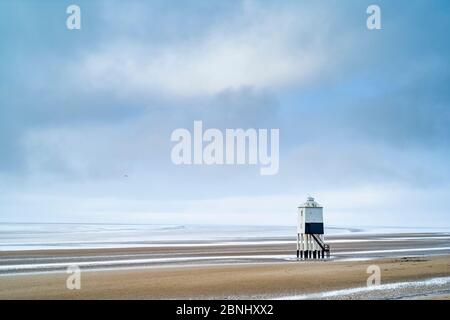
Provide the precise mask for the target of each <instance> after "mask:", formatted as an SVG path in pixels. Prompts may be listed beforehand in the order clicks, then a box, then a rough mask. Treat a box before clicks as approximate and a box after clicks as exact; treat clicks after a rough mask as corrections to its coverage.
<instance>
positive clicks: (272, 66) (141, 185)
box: [0, 0, 450, 227]
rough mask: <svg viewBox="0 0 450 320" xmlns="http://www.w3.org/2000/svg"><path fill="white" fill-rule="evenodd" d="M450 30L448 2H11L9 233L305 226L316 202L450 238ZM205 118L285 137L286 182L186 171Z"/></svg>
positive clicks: (329, 209)
mask: <svg viewBox="0 0 450 320" xmlns="http://www.w3.org/2000/svg"><path fill="white" fill-rule="evenodd" d="M373 3H376V4H378V5H379V6H380V7H381V13H382V30H373V31H370V30H368V29H367V27H366V19H367V17H368V15H367V13H366V9H367V7H368V6H369V5H370V4H373ZM70 4H77V5H79V6H80V8H81V25H82V29H81V30H68V29H67V28H66V19H67V16H68V15H67V14H66V8H67V6H69V5H70ZM449 31H450V5H449V3H448V1H447V0H433V1H426V0H418V1H378V0H377V1H365V0H355V1H353V0H348V1H337V0H335V1H331V0H330V1H324V0H321V1H298V0H296V1H283V2H282V3H280V2H279V1H200V0H197V1H170V3H169V1H145V2H144V1H111V0H108V1H100V0H89V1H82V0H72V1H63V0H53V1H52V0H42V1H31V0H23V1H13V0H3V1H1V3H0V221H2V222H106V223H127V222H129V223H183V224H189V223H192V224H196V223H202V224H279V225H293V224H295V216H296V207H297V205H298V204H300V203H302V202H304V200H305V198H306V196H307V195H312V196H315V197H316V200H317V201H318V202H319V203H321V204H322V205H324V207H325V219H326V221H325V222H326V223H327V224H331V225H339V226H365V225H383V226H427V227H429V226H436V227H449V226H450V221H449V217H450V213H449V208H450V162H449V159H450V90H449V83H450V65H449V63H450V62H449V61H450V42H449V41H448V33H449ZM194 120H202V121H203V124H204V127H205V128H218V129H221V130H224V129H225V128H244V129H248V128H264V129H270V128H278V129H280V169H279V173H278V174H277V175H274V176H261V175H260V174H259V167H258V166H252V165H247V166H176V165H174V164H173V163H172V161H171V158H170V152H171V149H172V147H173V146H174V143H173V142H171V141H170V135H171V133H172V131H173V130H175V129H177V128H187V129H190V130H192V127H193V122H194Z"/></svg>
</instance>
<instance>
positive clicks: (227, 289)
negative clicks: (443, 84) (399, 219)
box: [0, 233, 450, 299]
mask: <svg viewBox="0 0 450 320" xmlns="http://www.w3.org/2000/svg"><path fill="white" fill-rule="evenodd" d="M327 241H328V242H329V243H331V246H332V257H331V259H329V260H327V259H326V260H317V261H311V260H308V261H297V259H296V258H295V243H294V242H293V241H292V239H289V238H287V239H285V238H261V239H252V240H242V239H240V240H238V241H227V242H202V243H198V242H184V243H182V244H181V243H171V244H160V243H159V244H148V246H147V247H130V248H125V247H124V248H90V249H58V250H15V251H0V299H216V298H223V299H446V298H448V297H449V296H450V245H449V234H447V233H426V234H417V233H414V234H412V233H411V234H379V235H374V234H370V235H367V234H358V235H353V236H349V235H340V236H331V237H328V238H327ZM72 265H77V266H79V267H80V269H81V289H80V290H68V289H67V288H66V280H67V277H68V276H69V275H68V274H67V273H66V270H67V267H68V266H72ZM373 265H376V266H378V267H379V268H380V271H381V284H380V286H379V287H378V288H375V289H374V288H371V289H368V287H367V285H366V283H367V278H368V277H369V276H370V274H368V273H367V268H368V267H369V266H373Z"/></svg>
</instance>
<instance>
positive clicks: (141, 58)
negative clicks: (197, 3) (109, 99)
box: [70, 5, 329, 96]
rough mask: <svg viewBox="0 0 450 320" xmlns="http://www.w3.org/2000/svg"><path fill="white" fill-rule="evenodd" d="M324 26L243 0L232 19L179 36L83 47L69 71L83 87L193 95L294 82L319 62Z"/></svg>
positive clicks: (299, 14) (317, 68) (315, 71)
mask: <svg viewBox="0 0 450 320" xmlns="http://www.w3.org/2000/svg"><path fill="white" fill-rule="evenodd" d="M325 21H326V20H325ZM326 27H327V26H326V25H325V24H324V22H323V20H321V22H320V23H319V22H315V21H314V20H311V19H310V18H308V16H306V15H305V14H304V13H302V12H299V11H297V12H291V11H290V10H286V9H285V10H278V11H275V12H274V11H273V10H263V9H261V8H257V7H255V6H251V5H244V7H243V9H242V11H241V12H240V14H239V15H238V17H235V19H232V21H226V22H224V21H222V22H220V23H219V24H218V25H217V26H215V27H214V28H212V29H211V31H210V32H208V33H206V34H204V35H202V36H200V37H197V38H195V37H194V39H190V40H188V41H185V42H181V43H180V42H177V43H169V44H167V43H165V44H162V43H150V42H147V43H145V44H142V41H137V42H133V40H130V41H123V40H118V41H114V42H108V43H104V44H103V45H101V48H100V49H98V50H96V51H94V52H86V53H85V55H84V56H83V58H82V60H81V61H80V62H77V63H75V64H73V65H72V66H71V71H70V72H73V71H75V72H76V74H78V79H79V80H80V81H83V83H85V85H86V87H88V88H91V89H93V90H97V89H106V90H111V91H115V92H119V93H120V92H135V91H139V92H157V93H162V94H169V95H179V96H192V95H201V94H214V93H217V92H220V91H222V90H225V89H229V88H239V87H242V86H253V87H273V86H274V87H278V86H284V85H289V84H291V83H294V82H295V83H296V84H297V85H298V84H301V83H302V82H305V81H310V80H311V79H313V78H314V77H315V75H316V74H318V73H319V72H321V71H322V70H323V69H324V67H325V63H326V61H327V58H328V57H327V55H328V54H329V53H327V50H326V48H325V45H324V43H325V42H324V39H322V36H324V35H325V33H326ZM312 30H314V32H311V31H312ZM118 38H120V37H118ZM120 39H123V38H120ZM131 39H132V37H131Z"/></svg>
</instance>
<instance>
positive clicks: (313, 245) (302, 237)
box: [297, 197, 330, 259]
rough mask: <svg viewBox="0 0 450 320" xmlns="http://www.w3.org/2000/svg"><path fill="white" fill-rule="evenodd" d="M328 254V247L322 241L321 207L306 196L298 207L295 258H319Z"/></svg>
mask: <svg viewBox="0 0 450 320" xmlns="http://www.w3.org/2000/svg"><path fill="white" fill-rule="evenodd" d="M325 254H326V255H327V257H329V256H330V247H329V246H328V245H327V244H325V242H324V228H323V207H322V206H321V205H319V204H318V203H317V202H316V201H314V198H313V197H308V199H307V201H306V202H305V203H304V204H302V205H301V206H299V207H298V224H297V259H320V258H322V259H323V258H325Z"/></svg>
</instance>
